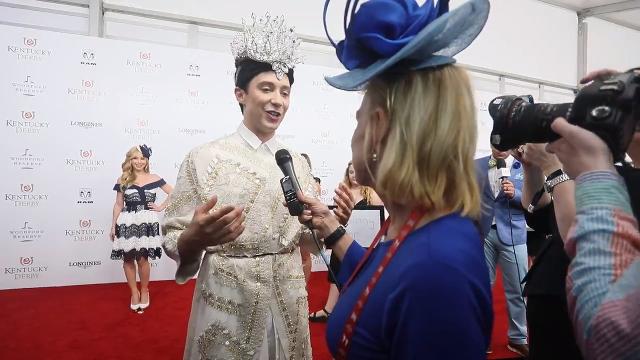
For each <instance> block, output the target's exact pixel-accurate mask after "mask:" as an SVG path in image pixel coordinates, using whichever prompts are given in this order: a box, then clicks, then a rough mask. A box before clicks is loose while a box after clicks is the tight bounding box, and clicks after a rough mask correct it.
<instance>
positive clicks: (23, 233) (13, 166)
mask: <svg viewBox="0 0 640 360" xmlns="http://www.w3.org/2000/svg"><path fill="white" fill-rule="evenodd" d="M0 44H2V46H3V47H2V48H1V51H0V68H1V69H2V75H1V79H2V80H0V81H1V83H0V87H1V90H0V91H1V93H0V94H1V95H0V117H1V118H0V120H1V121H2V126H1V127H0V131H1V134H2V142H1V145H0V148H1V149H2V156H3V158H2V161H3V163H4V165H3V169H4V174H3V176H2V177H0V192H1V194H2V202H1V204H0V209H1V211H2V213H1V216H2V223H1V225H0V232H1V234H2V235H1V237H0V238H1V239H3V240H4V241H3V243H2V252H0V264H1V265H0V266H1V267H2V271H3V272H2V276H1V277H0V289H13V288H29V287H41V286H63V285H75V284H92V283H108V282H120V281H124V276H123V273H122V264H121V262H120V261H112V260H110V258H109V256H110V252H111V241H110V240H109V230H110V226H111V212H112V207H113V203H114V200H115V192H114V191H112V190H111V189H112V187H113V185H114V183H115V181H116V179H117V177H118V176H119V175H120V164H121V163H122V161H123V160H124V155H125V152H126V151H127V150H128V149H129V148H130V147H132V146H134V145H137V144H143V143H144V144H147V145H149V146H151V147H152V148H153V156H152V157H151V170H152V172H155V173H157V174H159V175H160V176H162V177H163V178H164V179H165V180H166V181H167V182H169V183H172V184H173V183H175V179H176V173H177V171H178V167H179V166H180V163H181V162H182V159H183V157H184V156H185V154H186V153H187V152H188V151H189V150H190V149H191V148H193V147H194V146H196V145H199V144H201V143H204V142H207V141H210V140H212V139H215V138H218V137H221V136H224V135H226V134H229V133H231V132H233V131H234V130H235V129H236V128H237V126H238V124H239V123H240V121H241V114H240V111H239V108H238V105H237V103H236V101H235V98H234V96H233V87H234V85H233V71H234V67H233V59H232V57H231V56H230V55H229V53H228V52H226V51H227V49H221V50H220V51H221V52H209V51H202V50H195V49H188V48H176V47H169V46H162V45H154V44H148V43H136V42H126V41H116V40H107V39H100V38H95V37H86V36H77V35H68V34H62V33H55V32H46V31H38V30H31V29H25V28H18V27H10V26H0ZM223 51H225V52H223ZM341 71H342V70H340V69H332V68H326V67H320V66H313V65H300V66H298V67H297V68H296V81H295V84H294V87H293V93H292V102H291V107H290V109H289V112H288V114H287V116H286V119H285V121H284V123H283V125H282V127H281V128H280V129H279V130H278V133H279V136H280V137H281V138H282V140H283V141H284V142H285V143H287V144H290V145H291V146H292V147H293V148H294V149H296V150H297V151H299V152H306V153H308V154H309V155H310V157H311V160H312V162H313V173H314V175H315V176H318V177H320V178H321V179H322V185H323V193H322V199H323V200H324V202H326V203H331V202H332V200H331V198H332V196H333V189H334V187H335V186H336V185H337V183H338V182H339V181H340V180H341V179H342V176H343V174H344V170H345V166H346V164H347V162H348V161H349V160H350V158H351V151H350V140H351V134H352V132H353V129H354V128H355V111H356V109H357V108H358V106H359V104H360V99H361V94H359V93H348V92H342V91H338V90H335V89H333V88H331V87H329V86H328V85H327V84H326V83H325V82H324V80H323V76H325V75H332V74H336V73H339V72H341ZM474 82H475V86H476V88H477V92H476V94H477V96H478V99H477V103H478V109H479V111H478V115H479V120H478V124H479V134H480V141H479V144H478V156H480V155H484V154H487V153H488V151H489V149H488V136H487V135H488V133H489V132H490V128H491V119H490V117H489V116H488V114H487V112H486V104H487V103H488V101H489V100H490V99H491V98H492V97H494V96H495V95H496V94H497V93H498V90H497V89H498V85H497V82H496V81H495V79H493V80H492V79H479V78H477V79H474ZM514 91H515V90H514ZM529 92H531V91H529ZM561 95H562V96H561V97H563V100H564V101H568V100H566V98H567V96H568V95H567V94H561ZM569 100H570V99H569ZM452 141H455V139H452ZM162 200H163V197H160V201H162ZM323 267H324V265H321V261H319V258H316V259H314V269H315V270H323ZM174 272H175V263H174V262H173V261H172V260H170V259H169V258H168V257H166V256H163V257H162V259H160V260H157V261H152V275H151V277H152V280H164V279H173V275H174Z"/></svg>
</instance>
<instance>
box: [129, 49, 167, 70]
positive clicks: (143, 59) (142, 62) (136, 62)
mask: <svg viewBox="0 0 640 360" xmlns="http://www.w3.org/2000/svg"><path fill="white" fill-rule="evenodd" d="M151 59H152V57H151V52H150V51H139V52H138V56H137V57H136V58H133V59H127V63H126V65H127V66H128V67H129V69H131V70H133V72H140V73H152V72H156V71H158V70H160V69H162V64H161V63H159V62H154V61H152V60H151Z"/></svg>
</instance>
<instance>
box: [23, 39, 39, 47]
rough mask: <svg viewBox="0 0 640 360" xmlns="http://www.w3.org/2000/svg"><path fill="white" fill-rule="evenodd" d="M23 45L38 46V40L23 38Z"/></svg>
mask: <svg viewBox="0 0 640 360" xmlns="http://www.w3.org/2000/svg"><path fill="white" fill-rule="evenodd" d="M22 43H23V44H25V45H27V46H31V47H33V46H36V44H37V43H38V39H35V38H26V37H25V38H22Z"/></svg>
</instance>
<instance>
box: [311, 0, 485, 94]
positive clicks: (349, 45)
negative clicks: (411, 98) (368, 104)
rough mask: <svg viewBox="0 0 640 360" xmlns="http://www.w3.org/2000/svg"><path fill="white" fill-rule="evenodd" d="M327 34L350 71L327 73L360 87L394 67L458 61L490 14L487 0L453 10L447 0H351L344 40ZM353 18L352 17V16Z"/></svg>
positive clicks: (334, 81)
mask: <svg viewBox="0 0 640 360" xmlns="http://www.w3.org/2000/svg"><path fill="white" fill-rule="evenodd" d="M329 2H330V0H326V2H325V6H324V13H323V21H324V28H325V33H326V34H327V38H328V39H329V41H330V42H331V44H332V45H333V46H334V47H335V48H336V54H337V56H338V59H339V60H340V62H341V63H342V64H343V65H344V66H345V68H346V69H347V70H349V71H348V72H346V73H344V74H341V75H337V76H332V77H326V78H325V79H326V80H327V82H328V83H329V84H330V85H331V86H334V87H336V88H338V89H342V90H359V89H361V88H362V87H363V86H364V85H365V84H366V83H367V82H368V81H369V80H370V79H371V78H373V77H375V76H377V75H379V74H381V73H383V72H385V71H387V70H390V69H392V68H393V69H394V70H419V69H426V68H430V67H437V66H442V65H446V64H452V63H454V62H455V59H454V58H453V56H454V55H456V54H457V53H459V52H460V51H462V50H464V49H465V48H466V47H467V46H469V44H471V42H472V41H473V40H474V39H475V38H476V37H477V36H478V34H479V33H480V30H482V28H483V27H484V24H485V23H486V21H487V18H488V16H489V1H488V0H470V1H468V2H466V3H465V4H463V5H461V6H460V7H458V8H456V9H454V10H453V11H451V12H450V11H449V0H439V1H437V2H436V3H434V0H427V1H425V3H424V4H423V5H422V6H418V4H417V3H416V1H415V0H369V1H367V2H365V3H363V4H362V5H361V6H360V8H359V9H357V6H358V2H359V1H358V0H353V1H352V0H347V4H346V6H345V10H344V19H343V27H344V31H345V39H344V40H341V41H339V42H338V43H337V44H336V43H335V42H334V41H333V39H332V38H331V36H330V35H329V32H328V29H327V21H326V20H327V9H328V7H329ZM348 20H349V21H348Z"/></svg>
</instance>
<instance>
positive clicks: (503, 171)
mask: <svg viewBox="0 0 640 360" xmlns="http://www.w3.org/2000/svg"><path fill="white" fill-rule="evenodd" d="M496 170H498V178H499V179H500V180H504V179H506V178H508V177H509V176H511V170H510V169H509V168H508V167H507V162H506V161H504V159H496Z"/></svg>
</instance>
